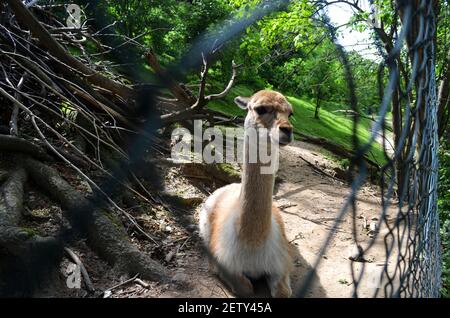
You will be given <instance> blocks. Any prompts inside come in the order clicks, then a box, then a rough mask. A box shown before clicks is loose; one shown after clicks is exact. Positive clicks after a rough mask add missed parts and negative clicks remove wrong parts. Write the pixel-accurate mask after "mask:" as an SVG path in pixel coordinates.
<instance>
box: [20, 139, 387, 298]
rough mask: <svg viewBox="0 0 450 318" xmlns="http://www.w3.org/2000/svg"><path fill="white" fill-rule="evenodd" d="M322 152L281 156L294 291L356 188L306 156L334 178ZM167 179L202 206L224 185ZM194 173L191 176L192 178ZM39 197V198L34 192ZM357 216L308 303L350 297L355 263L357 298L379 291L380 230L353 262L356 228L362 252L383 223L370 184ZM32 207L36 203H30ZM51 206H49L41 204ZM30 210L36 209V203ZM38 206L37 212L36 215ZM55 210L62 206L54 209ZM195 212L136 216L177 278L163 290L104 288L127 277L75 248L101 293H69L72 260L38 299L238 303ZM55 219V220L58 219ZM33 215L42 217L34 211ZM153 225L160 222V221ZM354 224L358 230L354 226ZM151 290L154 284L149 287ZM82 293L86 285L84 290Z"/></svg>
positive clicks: (344, 224) (341, 233)
mask: <svg viewBox="0 0 450 318" xmlns="http://www.w3.org/2000/svg"><path fill="white" fill-rule="evenodd" d="M322 152H323V150H322V149H321V148H319V147H316V146H313V145H310V144H307V143H303V142H298V141H296V142H294V143H292V144H291V145H290V146H286V147H284V148H283V149H282V152H281V162H280V170H279V172H278V178H277V182H276V186H275V202H276V204H278V206H279V207H280V209H281V211H282V216H283V219H284V222H285V224H286V231H287V236H288V239H289V240H290V241H291V243H292V244H294V245H295V247H296V248H297V251H298V255H297V259H296V261H295V271H294V273H293V274H292V285H293V286H292V287H293V289H294V290H295V289H297V288H298V287H299V286H301V285H302V283H303V279H304V277H305V276H306V274H307V273H308V271H309V270H310V269H311V266H312V264H314V262H315V261H316V258H317V256H318V255H319V251H320V250H321V248H322V245H323V242H324V240H325V238H326V237H327V235H328V234H329V233H330V229H331V228H332V226H333V224H334V222H335V221H336V219H337V215H338V214H339V213H340V211H341V208H342V206H343V204H344V202H345V200H346V199H347V197H348V195H349V193H350V190H349V187H348V185H347V183H346V182H345V181H343V180H339V179H338V178H332V177H330V176H326V175H324V174H323V173H320V172H319V171H317V170H316V169H314V168H313V167H312V166H311V165H309V164H307V163H306V162H305V161H304V160H302V159H301V158H304V159H306V160H307V161H308V162H310V163H312V164H313V165H315V166H317V167H320V169H321V170H323V171H325V172H326V173H327V174H329V175H334V174H335V169H336V168H337V166H336V164H335V163H333V162H332V161H330V160H328V159H326V157H325V156H324V155H323V154H322ZM161 170H163V171H162V172H164V174H165V187H166V191H168V192H173V193H175V194H177V195H178V196H181V197H183V198H185V199H186V201H187V202H191V201H192V202H193V203H194V204H195V203H199V202H201V201H202V200H204V199H205V198H206V197H207V196H208V195H209V193H212V192H213V191H214V190H215V189H216V188H217V187H219V186H221V185H222V184H215V183H214V182H211V181H210V180H207V178H206V177H205V176H201V175H195V174H194V173H193V174H190V175H189V174H187V173H186V171H184V172H182V171H181V168H179V167H170V168H169V167H161ZM186 175H189V177H186ZM30 195H31V196H33V192H30ZM357 199H358V200H357V213H356V215H355V216H353V215H352V214H351V212H349V213H347V214H346V215H345V216H344V218H343V219H342V221H341V222H339V223H338V226H337V231H336V233H335V235H334V236H333V238H332V240H331V242H330V244H329V246H328V248H327V249H326V251H325V254H324V255H323V257H322V258H321V261H320V265H319V266H318V268H317V271H316V275H315V279H314V283H313V285H312V287H311V288H310V289H309V290H308V292H307V295H306V296H307V297H351V296H352V292H353V290H354V288H353V287H354V286H353V285H352V283H351V282H352V275H351V264H352V263H353V265H354V269H355V275H358V273H359V271H360V270H361V269H362V267H363V266H364V267H365V273H366V275H365V277H364V279H363V280H362V281H361V283H360V285H359V286H358V296H359V297H372V296H373V294H374V292H375V290H376V288H377V284H376V278H377V277H379V274H380V272H381V270H382V268H383V265H384V264H385V262H386V261H385V259H386V257H385V252H384V251H385V248H384V242H383V237H384V235H383V233H385V232H386V229H384V228H381V229H379V231H380V235H378V236H376V238H375V241H374V244H373V246H372V247H371V248H370V249H369V251H368V253H366V254H365V256H364V258H365V261H364V262H353V261H351V260H350V259H349V256H350V255H351V254H352V252H353V251H354V250H355V248H356V247H355V243H354V238H353V235H352V233H353V231H354V226H355V230H356V239H357V241H358V244H360V245H361V246H362V247H365V246H367V244H368V243H369V242H370V241H371V240H372V238H371V236H372V235H371V234H370V231H369V230H367V229H365V228H363V223H364V222H366V223H367V224H370V223H371V222H377V220H378V217H379V213H380V204H381V200H380V194H379V191H378V189H377V187H375V186H373V185H370V184H366V185H365V186H363V188H362V189H361V191H360V192H359V194H358V197H357ZM31 202H33V200H31ZM43 204H45V202H44V203H43ZM29 205H32V204H31V203H30V204H29ZM40 208H41V207H40V206H39V205H36V204H35V206H31V207H30V209H31V210H38V209H40ZM54 209H55V210H57V208H56V207H55V208H54ZM198 210H199V205H197V208H192V209H191V210H190V211H178V212H172V213H168V212H167V211H164V209H161V210H152V211H146V213H145V214H142V215H141V216H139V217H138V220H139V222H140V223H141V225H144V226H145V225H146V224H147V226H146V229H147V230H148V231H149V232H151V233H154V232H155V231H157V232H159V233H161V234H163V236H160V237H163V238H162V239H161V241H160V246H157V247H156V246H155V245H154V244H153V243H152V242H149V241H145V240H142V239H141V238H138V237H135V238H133V240H134V242H135V243H136V244H138V245H139V246H140V248H141V250H143V251H146V252H148V253H150V254H151V255H152V256H153V257H154V258H157V259H159V260H160V261H161V262H162V263H163V264H164V265H165V266H167V267H168V268H169V269H170V271H171V274H172V281H171V282H168V283H165V284H158V283H152V282H143V283H141V282H136V281H134V282H131V283H128V284H124V285H121V286H119V287H116V288H113V289H112V290H110V291H107V292H106V293H104V291H105V290H107V289H109V288H111V287H113V286H115V285H118V284H120V283H121V282H124V281H126V280H127V279H128V278H129V277H122V276H120V275H119V274H118V273H117V272H116V270H115V269H114V268H111V267H109V266H108V265H107V264H106V263H104V262H103V261H102V260H100V259H99V258H98V257H97V256H96V255H95V254H94V253H92V252H90V250H89V249H88V248H87V247H86V245H85V244H84V243H83V242H81V243H78V244H77V245H75V246H72V247H71V248H72V249H73V250H74V251H75V252H76V253H77V255H79V256H80V258H81V259H82V261H83V262H84V264H85V266H86V268H87V271H88V272H89V274H90V276H91V279H92V281H93V285H94V287H95V288H96V290H97V292H96V293H95V294H88V293H87V292H86V291H85V290H84V288H81V289H69V288H67V287H66V284H65V278H66V277H67V268H68V261H65V262H63V263H62V264H61V269H60V273H58V276H59V277H58V278H57V279H55V280H56V281H58V284H57V285H56V286H55V284H52V286H51V287H50V288H48V289H46V288H43V289H42V290H41V292H40V293H39V294H37V295H36V296H38V297H39V296H42V297H233V295H232V294H231V293H230V292H229V291H228V290H227V288H226V287H225V286H224V285H223V284H222V283H221V282H220V281H219V280H218V279H217V278H216V277H215V276H214V275H212V274H211V273H210V272H209V269H208V262H207V259H206V256H205V255H204V253H203V252H202V246H201V242H200V240H199V238H198V232H197V230H196V222H197V213H198ZM56 212H58V213H56V214H49V216H48V217H49V218H50V221H49V222H52V220H53V222H56V221H55V220H54V218H55V216H54V215H56V217H58V215H59V214H60V211H56ZM33 213H36V212H35V211H34V212H33ZM155 220H158V222H157V223H155ZM353 220H355V225H354V224H353ZM147 284H148V285H147ZM258 286H259V287H258V288H257V293H258V295H259V296H268V293H267V290H265V289H264V283H262V282H259V283H258ZM82 287H83V286H82Z"/></svg>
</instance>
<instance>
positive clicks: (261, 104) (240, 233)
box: [199, 90, 293, 297]
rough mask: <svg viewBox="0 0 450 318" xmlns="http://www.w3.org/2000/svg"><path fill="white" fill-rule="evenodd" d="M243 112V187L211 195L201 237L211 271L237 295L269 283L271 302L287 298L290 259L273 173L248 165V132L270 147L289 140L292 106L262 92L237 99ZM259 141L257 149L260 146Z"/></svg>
mask: <svg viewBox="0 0 450 318" xmlns="http://www.w3.org/2000/svg"><path fill="white" fill-rule="evenodd" d="M234 101H235V103H236V104H237V105H238V106H239V107H241V108H243V109H246V110H247V116H246V118H245V123H244V153H243V173H242V180H241V181H242V182H241V183H234V184H229V185H227V186H224V187H222V188H219V189H217V190H216V191H214V193H213V194H211V196H210V197H209V198H208V199H207V200H206V202H205V203H204V205H203V207H202V209H201V211H200V216H199V229H200V236H201V238H202V239H203V242H204V244H205V246H206V248H207V249H208V252H209V255H210V264H211V265H212V269H213V270H214V271H216V273H217V274H218V275H219V276H220V277H221V278H222V279H223V280H225V282H226V283H228V285H230V286H229V287H231V289H232V291H233V292H234V293H235V294H237V295H242V296H248V295H251V294H252V293H253V285H252V282H251V280H250V279H256V278H261V277H263V276H264V277H266V278H267V283H268V287H269V289H270V293H271V295H272V297H290V296H291V294H292V291H291V287H290V277H289V275H290V272H291V271H292V268H293V256H292V251H291V247H290V244H289V242H288V240H287V238H286V233H285V229H284V223H283V220H282V218H281V215H280V212H279V209H278V208H277V207H276V206H275V205H274V204H273V200H272V197H273V189H274V173H273V172H272V173H261V168H262V167H263V166H264V165H265V164H264V163H262V162H260V160H259V159H258V160H256V162H251V160H249V159H250V155H249V152H250V149H251V147H252V146H253V147H255V144H251V141H250V138H247V137H248V135H249V133H248V132H249V131H250V130H251V129H253V130H256V131H266V132H267V137H266V138H267V141H268V143H269V144H272V145H276V146H278V145H281V146H284V145H287V144H289V143H290V142H291V141H292V139H293V129H292V125H291V123H290V122H289V117H290V116H291V115H292V106H291V104H290V103H289V102H288V101H287V99H286V98H285V97H284V96H283V95H282V94H281V93H278V92H275V91H269V90H262V91H258V92H257V93H255V94H254V95H253V96H251V97H241V96H238V97H236V98H235V100H234ZM259 141H260V139H258V142H257V143H256V148H258V147H260V143H259Z"/></svg>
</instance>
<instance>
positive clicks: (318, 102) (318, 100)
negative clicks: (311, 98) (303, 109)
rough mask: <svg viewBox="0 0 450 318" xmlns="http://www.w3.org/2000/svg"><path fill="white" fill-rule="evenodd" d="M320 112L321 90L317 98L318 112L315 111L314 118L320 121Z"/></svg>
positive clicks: (318, 91)
mask: <svg viewBox="0 0 450 318" xmlns="http://www.w3.org/2000/svg"><path fill="white" fill-rule="evenodd" d="M319 111H320V89H318V90H317V96H316V110H315V111H314V118H315V119H320V117H319Z"/></svg>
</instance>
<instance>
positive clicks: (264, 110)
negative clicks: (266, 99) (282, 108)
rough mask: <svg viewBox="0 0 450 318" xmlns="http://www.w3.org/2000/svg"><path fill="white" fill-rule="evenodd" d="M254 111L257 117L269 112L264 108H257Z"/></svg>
mask: <svg viewBox="0 0 450 318" xmlns="http://www.w3.org/2000/svg"><path fill="white" fill-rule="evenodd" d="M255 111H256V113H257V114H258V115H264V114H267V113H268V112H269V110H268V109H267V107H264V106H259V107H257V108H255Z"/></svg>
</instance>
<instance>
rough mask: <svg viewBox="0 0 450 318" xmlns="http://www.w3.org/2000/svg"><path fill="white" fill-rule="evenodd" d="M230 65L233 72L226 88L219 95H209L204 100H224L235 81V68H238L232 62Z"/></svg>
mask: <svg viewBox="0 0 450 318" xmlns="http://www.w3.org/2000/svg"><path fill="white" fill-rule="evenodd" d="M231 64H232V71H233V73H232V75H231V79H230V81H229V82H228V85H227V87H225V89H224V90H223V91H222V92H221V93H219V94H211V95H208V96H206V98H205V99H206V100H208V101H211V100H216V99H220V98H224V97H225V96H226V95H227V94H228V93H229V92H230V90H231V88H232V87H233V85H234V81H235V80H236V76H237V68H238V67H239V66H238V65H236V64H235V63H234V60H233V61H232V62H231Z"/></svg>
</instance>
